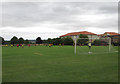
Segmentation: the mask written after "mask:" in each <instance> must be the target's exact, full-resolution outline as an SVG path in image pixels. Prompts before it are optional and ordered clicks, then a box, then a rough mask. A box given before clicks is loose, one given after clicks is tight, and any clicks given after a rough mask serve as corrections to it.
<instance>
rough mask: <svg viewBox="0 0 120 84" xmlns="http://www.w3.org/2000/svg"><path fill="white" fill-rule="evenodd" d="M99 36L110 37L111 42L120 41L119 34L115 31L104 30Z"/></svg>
mask: <svg viewBox="0 0 120 84" xmlns="http://www.w3.org/2000/svg"><path fill="white" fill-rule="evenodd" d="M99 37H100V38H109V37H110V38H111V42H112V43H113V44H114V43H119V42H120V34H119V33H116V32H105V33H104V34H101V35H99Z"/></svg>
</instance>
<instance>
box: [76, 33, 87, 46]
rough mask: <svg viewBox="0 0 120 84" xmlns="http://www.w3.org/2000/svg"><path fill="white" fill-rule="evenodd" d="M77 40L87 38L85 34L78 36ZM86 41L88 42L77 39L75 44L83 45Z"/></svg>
mask: <svg viewBox="0 0 120 84" xmlns="http://www.w3.org/2000/svg"><path fill="white" fill-rule="evenodd" d="M79 38H88V36H87V35H85V34H80V35H79ZM87 41H89V39H78V40H77V44H85V43H87Z"/></svg>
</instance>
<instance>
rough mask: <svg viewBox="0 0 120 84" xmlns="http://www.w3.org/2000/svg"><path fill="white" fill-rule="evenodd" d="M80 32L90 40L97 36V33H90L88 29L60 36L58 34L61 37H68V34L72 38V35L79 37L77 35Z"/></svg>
mask: <svg viewBox="0 0 120 84" xmlns="http://www.w3.org/2000/svg"><path fill="white" fill-rule="evenodd" d="M80 34H85V35H87V36H88V38H89V41H92V42H93V41H94V40H95V39H92V38H96V39H98V38H99V37H98V35H97V34H95V33H92V32H88V31H81V32H72V33H67V34H65V35H62V36H60V37H61V38H63V37H68V36H69V37H71V38H74V37H76V38H79V35H80Z"/></svg>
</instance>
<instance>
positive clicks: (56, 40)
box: [53, 38, 61, 45]
mask: <svg viewBox="0 0 120 84" xmlns="http://www.w3.org/2000/svg"><path fill="white" fill-rule="evenodd" d="M53 40H54V42H53V44H54V45H59V44H60V43H61V38H55V39H53Z"/></svg>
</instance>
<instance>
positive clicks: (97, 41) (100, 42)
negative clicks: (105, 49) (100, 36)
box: [93, 40, 108, 45]
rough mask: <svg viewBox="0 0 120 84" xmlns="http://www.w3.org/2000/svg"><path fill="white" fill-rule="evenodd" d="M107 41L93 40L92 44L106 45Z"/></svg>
mask: <svg viewBox="0 0 120 84" xmlns="http://www.w3.org/2000/svg"><path fill="white" fill-rule="evenodd" d="M107 44H108V43H107V42H105V41H103V40H95V41H94V42H93V45H107Z"/></svg>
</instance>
